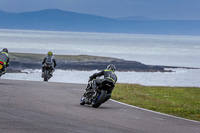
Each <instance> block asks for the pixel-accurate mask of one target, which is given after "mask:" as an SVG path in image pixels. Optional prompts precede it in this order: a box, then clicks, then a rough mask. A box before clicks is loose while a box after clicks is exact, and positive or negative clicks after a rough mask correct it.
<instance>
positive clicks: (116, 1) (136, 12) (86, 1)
mask: <svg viewBox="0 0 200 133" xmlns="http://www.w3.org/2000/svg"><path fill="white" fill-rule="evenodd" d="M43 9H60V10H64V11H72V12H78V13H85V14H92V15H98V16H103V17H109V18H119V17H128V16H141V17H147V18H152V19H176V20H178V19H179V20H180V19H181V20H190V19H198V20H200V0H0V10H1V11H6V12H13V13H18V12H28V11H37V10H43Z"/></svg>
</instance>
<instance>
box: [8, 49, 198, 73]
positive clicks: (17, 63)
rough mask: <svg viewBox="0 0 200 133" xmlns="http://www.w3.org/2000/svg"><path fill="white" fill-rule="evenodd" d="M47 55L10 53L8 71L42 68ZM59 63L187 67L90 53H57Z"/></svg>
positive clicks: (72, 65) (92, 66) (97, 67)
mask: <svg viewBox="0 0 200 133" xmlns="http://www.w3.org/2000/svg"><path fill="white" fill-rule="evenodd" d="M44 57H45V55H43V54H29V53H10V66H9V67H8V68H7V72H21V70H25V69H41V62H42V60H43V58H44ZM55 58H56V61H57V63H58V65H57V67H56V69H62V70H86V71H89V70H103V69H105V68H106V66H107V65H108V64H114V65H115V66H116V68H117V71H135V72H172V71H171V70H165V68H187V69H196V68H190V67H176V66H156V65H146V64H142V63H140V62H137V61H126V60H123V59H116V58H109V57H99V56H89V55H55Z"/></svg>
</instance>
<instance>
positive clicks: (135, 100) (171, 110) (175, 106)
mask: <svg viewBox="0 0 200 133" xmlns="http://www.w3.org/2000/svg"><path fill="white" fill-rule="evenodd" d="M112 99H114V100H117V101H120V102H123V103H127V104H130V105H134V106H138V107H142V108H145V109H149V110H153V111H157V112H162V113H166V114H170V115H174V116H178V117H183V118H187V119H192V120H197V121H200V88H195V87H155V86H141V85H136V84H117V85H116V87H115V89H114V91H113V93H112Z"/></svg>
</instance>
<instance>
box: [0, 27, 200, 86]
mask: <svg viewBox="0 0 200 133" xmlns="http://www.w3.org/2000/svg"><path fill="white" fill-rule="evenodd" d="M4 47H6V48H8V49H9V52H17V53H38V54H46V53H47V52H48V51H52V52H53V53H54V55H55V58H56V55H95V56H104V57H113V58H119V59H124V60H130V61H138V62H141V63H144V64H147V65H165V66H180V67H194V68H200V36H182V35H151V34H123V33H90V32H60V31H34V30H11V29H9V30H8V29H0V49H3V48H4ZM116 68H117V66H116ZM170 70H172V71H173V72H164V73H163V72H131V71H130V72H118V71H116V74H117V76H118V83H128V84H141V85H150V86H181V87H182V86H185V87H188V86H189V87H200V69H183V68H181V69H180V68H179V69H170ZM24 72H25V73H6V74H5V75H4V76H2V78H3V79H17V80H33V81H42V78H41V70H31V69H28V70H24ZM95 72H98V70H93V71H74V70H67V71H64V70H56V71H55V73H54V76H53V77H52V78H51V79H50V81H49V82H64V83H81V84H87V80H88V77H89V76H90V75H92V74H93V73H95ZM61 75H62V76H61Z"/></svg>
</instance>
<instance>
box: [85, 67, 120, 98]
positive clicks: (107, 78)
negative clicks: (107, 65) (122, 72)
mask: <svg viewBox="0 0 200 133" xmlns="http://www.w3.org/2000/svg"><path fill="white" fill-rule="evenodd" d="M100 76H104V78H103V79H100V78H97V77H100ZM93 79H94V80H93ZM89 81H93V82H92V83H91V82H89V84H88V87H91V88H92V89H95V90H96V89H98V86H99V85H102V84H104V83H106V82H110V83H112V85H113V87H112V88H110V89H109V90H107V94H108V96H107V98H106V99H105V101H107V100H108V99H110V97H111V94H112V91H113V89H114V87H115V83H116V82H117V75H116V74H115V73H114V71H112V70H109V69H105V70H103V71H101V72H99V73H94V74H93V75H92V76H90V79H89ZM88 87H87V88H88ZM105 101H104V102H105Z"/></svg>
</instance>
